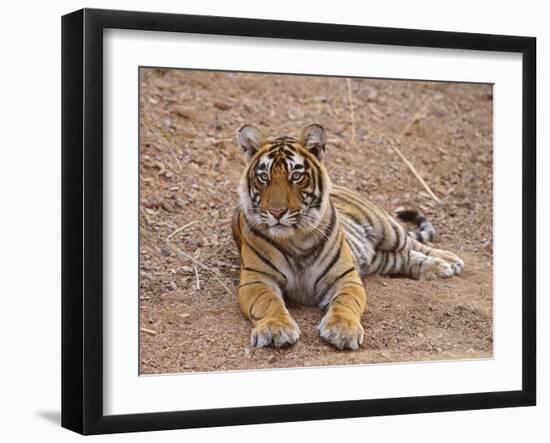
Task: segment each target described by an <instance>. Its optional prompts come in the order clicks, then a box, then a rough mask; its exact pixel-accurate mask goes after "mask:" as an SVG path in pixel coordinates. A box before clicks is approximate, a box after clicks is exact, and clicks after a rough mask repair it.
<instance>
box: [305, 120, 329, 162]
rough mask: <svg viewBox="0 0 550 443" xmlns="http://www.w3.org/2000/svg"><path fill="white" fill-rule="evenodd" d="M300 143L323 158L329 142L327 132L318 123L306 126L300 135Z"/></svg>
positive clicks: (320, 158)
mask: <svg viewBox="0 0 550 443" xmlns="http://www.w3.org/2000/svg"><path fill="white" fill-rule="evenodd" d="M300 143H301V144H302V146H303V147H304V148H306V149H307V150H308V151H309V152H311V153H312V154H313V155H314V156H315V157H317V158H318V159H319V160H322V159H323V155H324V154H325V145H326V144H327V132H326V131H325V128H323V127H322V126H321V125H318V124H317V123H314V124H312V125H309V126H306V127H305V128H304V130H303V131H302V135H301V136H300Z"/></svg>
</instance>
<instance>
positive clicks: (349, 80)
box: [347, 78, 355, 145]
mask: <svg viewBox="0 0 550 443" xmlns="http://www.w3.org/2000/svg"><path fill="white" fill-rule="evenodd" d="M347 84H348V104H349V112H350V116H351V144H352V145H353V144H354V143H355V111H354V109H353V108H354V106H353V94H352V91H351V79H350V78H348V79H347Z"/></svg>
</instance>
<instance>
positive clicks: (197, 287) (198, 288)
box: [193, 266, 201, 291]
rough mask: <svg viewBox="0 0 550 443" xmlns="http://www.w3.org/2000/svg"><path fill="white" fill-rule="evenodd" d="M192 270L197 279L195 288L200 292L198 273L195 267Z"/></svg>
mask: <svg viewBox="0 0 550 443" xmlns="http://www.w3.org/2000/svg"><path fill="white" fill-rule="evenodd" d="M193 269H194V270H195V277H196V278H197V284H196V286H195V288H196V289H197V291H200V290H201V281H200V280H199V271H197V267H196V266H193Z"/></svg>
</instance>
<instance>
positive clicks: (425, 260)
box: [232, 124, 464, 349]
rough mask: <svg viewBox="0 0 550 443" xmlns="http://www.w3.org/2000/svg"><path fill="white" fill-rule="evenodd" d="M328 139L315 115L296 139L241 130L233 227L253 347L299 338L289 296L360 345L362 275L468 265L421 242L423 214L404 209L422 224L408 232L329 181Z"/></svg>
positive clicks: (437, 271)
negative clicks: (242, 162) (241, 167)
mask: <svg viewBox="0 0 550 443" xmlns="http://www.w3.org/2000/svg"><path fill="white" fill-rule="evenodd" d="M326 141H327V136H326V132H325V130H324V128H323V127H322V126H320V125H316V124H314V125H310V126H308V127H306V128H305V129H304V130H303V132H302V134H301V135H300V136H299V137H297V138H294V137H286V136H284V137H277V138H265V137H263V136H262V134H261V133H260V131H259V130H258V129H256V128H254V127H252V126H250V125H246V126H243V127H242V128H241V129H240V131H239V143H240V145H241V147H242V148H243V150H244V152H245V155H246V158H247V160H248V165H247V167H246V168H245V170H244V172H243V175H242V178H241V181H240V185H239V205H238V206H237V208H236V210H235V215H234V217H233V222H232V228H233V235H234V238H235V242H236V244H237V247H238V249H239V252H240V256H241V271H240V284H239V291H238V296H239V305H240V309H241V312H242V313H243V315H245V316H246V317H247V318H248V319H250V321H251V322H252V324H253V330H252V334H251V344H252V345H253V346H257V347H262V346H276V347H279V346H283V345H286V344H293V343H295V342H296V341H297V340H298V338H299V336H300V329H299V327H298V325H297V324H296V322H295V321H294V320H293V319H292V317H291V316H290V313H289V312H288V310H287V308H286V305H285V298H288V299H292V300H294V301H297V302H299V303H302V304H307V305H317V306H319V307H320V308H321V309H322V310H323V311H324V312H325V314H324V317H323V318H322V320H321V323H320V325H319V334H320V336H321V337H322V338H323V339H325V340H326V341H327V342H329V343H331V344H333V345H334V346H336V347H337V348H339V349H357V348H358V347H359V346H361V344H362V343H363V335H364V334H363V327H362V325H361V315H362V314H363V312H364V310H365V309H366V305H367V297H366V294H365V289H364V287H363V283H362V280H361V279H362V277H364V276H366V275H368V274H372V273H379V274H401V275H406V276H409V277H412V278H415V279H432V278H446V277H451V276H452V275H455V274H459V273H460V272H461V270H462V268H463V266H464V264H463V262H462V261H461V260H460V259H459V258H458V257H457V256H456V255H455V254H453V253H451V252H448V251H444V250H440V249H435V248H431V247H429V246H427V245H425V244H424V243H423V242H425V241H426V240H430V239H431V238H432V236H433V233H434V232H435V231H433V227H432V226H431V224H430V223H429V222H428V221H427V219H426V218H425V217H423V216H422V215H421V214H418V213H416V212H412V211H406V212H404V213H402V214H400V217H401V218H402V219H404V220H405V221H410V222H411V221H412V222H415V223H416V224H417V225H418V226H419V228H420V231H419V232H407V231H406V230H405V229H404V227H403V226H402V225H401V224H399V223H398V222H397V221H396V220H395V219H394V218H393V217H392V216H391V215H390V214H388V213H387V212H386V211H384V210H383V209H381V208H380V207H378V206H377V205H375V204H373V203H372V202H369V201H368V200H367V199H365V198H364V197H362V196H361V195H359V194H357V193H356V192H354V191H352V190H350V189H347V188H344V187H341V186H334V185H332V184H331V181H330V179H329V176H328V174H327V171H326V169H325V167H324V166H323V157H324V153H325V148H326Z"/></svg>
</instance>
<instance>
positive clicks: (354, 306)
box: [319, 268, 367, 350]
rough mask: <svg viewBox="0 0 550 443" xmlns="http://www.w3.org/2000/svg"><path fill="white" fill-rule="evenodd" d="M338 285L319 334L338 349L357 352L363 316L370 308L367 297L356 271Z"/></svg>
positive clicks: (348, 274)
mask: <svg viewBox="0 0 550 443" xmlns="http://www.w3.org/2000/svg"><path fill="white" fill-rule="evenodd" d="M338 283H339V288H338V289H337V291H336V292H335V295H334V296H333V297H332V299H331V300H330V302H329V304H328V306H327V308H328V309H327V312H326V314H325V316H324V317H323V319H322V320H321V323H320V324H319V334H320V335H321V337H322V338H323V339H324V340H326V341H327V342H329V343H331V344H333V345H334V346H336V347H337V348H338V349H353V350H355V349H357V348H359V346H361V345H362V344H363V336H364V331H363V326H361V315H362V314H363V312H364V311H365V308H366V306H367V295H366V293H365V288H364V286H363V283H362V281H361V278H360V277H359V274H358V273H357V271H356V270H355V268H353V270H352V271H349V272H348V273H347V274H346V275H345V276H343V277H342V278H341V279H340V281H339V282H338Z"/></svg>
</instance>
